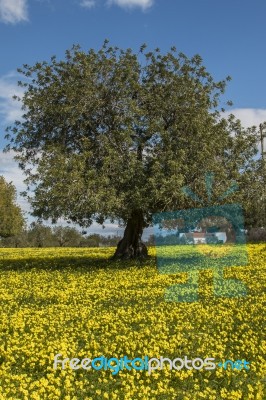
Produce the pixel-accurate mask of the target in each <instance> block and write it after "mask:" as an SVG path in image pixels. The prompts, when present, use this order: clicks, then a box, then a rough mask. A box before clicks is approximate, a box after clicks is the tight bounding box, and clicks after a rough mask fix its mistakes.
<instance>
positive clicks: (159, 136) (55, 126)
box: [7, 41, 258, 240]
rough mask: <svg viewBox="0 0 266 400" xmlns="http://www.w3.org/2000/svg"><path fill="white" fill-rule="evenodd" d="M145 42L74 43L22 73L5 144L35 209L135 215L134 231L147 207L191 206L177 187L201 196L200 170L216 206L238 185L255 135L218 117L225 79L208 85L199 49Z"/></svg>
mask: <svg viewBox="0 0 266 400" xmlns="http://www.w3.org/2000/svg"><path fill="white" fill-rule="evenodd" d="M145 48H146V46H145V45H144V46H142V47H141V50H140V52H139V53H138V54H134V53H133V52H132V50H131V49H127V50H121V49H118V48H117V47H109V46H108V41H105V43H104V45H103V47H102V48H101V49H100V50H99V51H98V52H96V51H95V50H93V49H91V50H89V51H88V52H87V53H85V52H84V51H82V50H81V49H80V47H79V46H74V47H73V48H72V49H71V50H68V51H66V57H65V60H62V61H59V60H57V58H56V57H55V56H53V57H52V58H51V61H49V62H46V61H44V62H37V63H36V64H35V65H33V66H29V65H24V66H23V68H22V69H20V70H19V72H20V73H21V74H22V75H24V77H25V78H26V79H25V80H24V81H23V82H20V85H22V86H23V87H25V89H26V91H25V94H24V96H23V98H22V99H21V101H22V105H23V110H24V115H23V119H22V120H21V121H17V122H16V123H15V124H14V126H12V127H10V128H9V130H8V131H9V132H8V135H7V138H8V139H9V140H10V144H9V145H8V146H7V149H11V148H12V149H13V150H15V151H16V152H17V160H18V161H19V165H20V166H21V168H22V169H23V170H24V172H25V173H26V175H27V183H28V185H29V186H31V185H33V187H34V190H33V192H34V196H33V197H32V198H31V199H30V201H31V204H32V206H33V209H34V215H36V216H38V217H41V218H50V217H51V218H53V219H54V220H57V219H58V218H59V217H65V218H67V219H69V220H71V221H73V222H77V223H79V224H81V225H82V226H88V225H90V224H91V223H92V221H93V219H94V218H96V220H97V221H98V222H103V220H104V219H105V218H107V217H109V218H111V220H114V219H118V220H120V221H121V222H124V223H126V222H127V221H128V220H129V218H131V219H132V223H133V222H134V219H135V220H137V219H138V218H139V221H140V222H137V223H138V224H139V230H138V232H137V235H139V234H140V235H141V234H142V229H143V227H144V226H147V225H148V224H149V223H151V215H152V213H154V212H161V211H164V210H174V209H182V208H188V207H191V206H195V204H194V201H193V200H191V199H187V198H186V197H185V196H184V194H183V193H182V191H181V187H183V186H184V185H190V188H191V189H192V190H194V191H195V192H197V193H198V194H199V195H200V196H202V197H203V200H204V201H205V202H206V201H207V194H206V191H205V183H204V173H205V172H209V171H211V172H214V173H215V177H216V180H217V185H216V186H215V188H214V193H213V194H214V204H215V198H217V195H218V194H221V193H223V192H224V191H225V190H226V189H227V188H228V184H229V183H230V181H231V180H232V179H234V180H236V181H237V182H238V183H240V184H241V180H242V179H243V174H244V172H245V171H246V170H247V169H248V167H249V166H250V165H251V163H252V157H253V156H254V155H255V154H256V152H257V149H256V142H257V139H258V137H257V131H256V128H254V127H253V128H250V129H244V128H243V127H242V126H241V124H240V121H238V120H235V118H233V116H231V117H230V118H229V119H228V120H225V119H224V118H222V114H221V113H220V108H219V102H220V95H222V94H223V93H224V91H225V85H226V81H228V80H229V79H230V78H229V77H228V78H226V80H223V81H220V82H215V81H214V79H213V78H212V76H211V75H210V73H208V72H207V71H206V69H205V67H204V66H203V64H202V59H201V57H200V56H199V55H195V56H193V57H192V58H188V57H187V56H186V55H184V54H182V53H180V54H178V55H177V54H176V49H175V48H172V49H171V51H169V52H168V53H166V54H162V53H161V52H160V50H159V49H156V50H154V51H147V52H146V50H145ZM236 199H237V195H235V196H232V199H231V200H230V201H234V200H236ZM132 216H134V218H133V217H132ZM137 216H138V217H137ZM129 236H130V235H129ZM131 236H134V235H133V234H132V235H131ZM129 240H131V238H130V239H129Z"/></svg>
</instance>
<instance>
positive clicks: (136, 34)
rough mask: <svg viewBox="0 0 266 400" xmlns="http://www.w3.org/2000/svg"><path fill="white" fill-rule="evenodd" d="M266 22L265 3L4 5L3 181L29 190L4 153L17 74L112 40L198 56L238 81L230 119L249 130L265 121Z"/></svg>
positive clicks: (64, 0)
mask: <svg viewBox="0 0 266 400" xmlns="http://www.w3.org/2000/svg"><path fill="white" fill-rule="evenodd" d="M265 15H266V2H265V0H255V1H250V0H242V1H240V0H224V1H222V2H221V1H215V0H212V1H211V0H95V1H93V0H0V54H1V62H0V174H2V175H4V176H5V177H6V179H7V180H9V181H10V180H12V181H13V182H14V183H15V184H16V186H17V188H18V191H20V190H22V189H23V184H22V180H23V177H22V175H21V173H20V171H19V170H18V168H17V166H16V164H15V163H14V162H13V161H12V154H9V155H3V154H2V152H1V149H2V148H3V145H4V140H3V137H4V128H5V126H6V125H7V124H9V123H12V121H13V120H14V119H16V118H19V116H20V110H19V108H18V105H17V104H15V103H14V102H13V101H12V100H11V96H12V95H13V94H14V93H19V91H18V89H17V87H16V81H17V79H18V76H17V75H16V69H17V68H18V67H20V66H22V64H24V63H27V64H33V63H35V62H36V61H41V60H48V59H49V58H50V56H51V55H54V54H55V55H57V56H58V57H59V58H60V57H63V56H64V52H65V50H66V49H68V48H70V47H71V46H72V44H80V45H81V46H82V48H83V49H84V50H87V49H89V48H91V47H93V48H96V49H98V48H99V47H100V46H101V45H102V43H103V41H104V39H105V38H108V39H109V40H110V42H111V44H113V45H117V46H119V47H131V48H133V49H134V50H138V49H139V47H140V45H141V44H142V43H144V42H145V43H147V44H148V46H149V47H150V48H155V47H159V48H160V49H161V50H162V51H167V50H168V49H169V48H170V47H171V46H172V45H175V46H176V48H177V50H178V51H182V52H183V53H185V54H186V55H188V56H192V55H194V54H196V53H198V54H200V55H201V56H202V58H203V62H204V65H205V66H206V67H207V69H208V71H209V72H211V74H212V75H213V76H214V78H215V79H216V80H219V79H223V78H225V77H226V76H227V75H230V76H231V77H232V81H231V82H229V84H228V87H227V92H226V96H225V98H224V99H223V101H224V102H226V100H232V101H233V104H234V105H233V107H232V108H231V109H230V112H232V113H234V114H235V115H236V116H237V117H239V118H240V119H241V120H242V122H243V125H245V126H249V125H254V124H256V125H258V124H259V123H260V122H263V121H265V120H266V52H265V47H266V45H265V43H266V24H265ZM224 106H225V104H224ZM225 108H226V107H225ZM228 112H229V111H228ZM18 201H19V202H20V204H21V205H22V206H23V208H24V209H25V210H26V209H27V210H28V206H27V204H26V203H25V202H23V201H22V199H21V198H20V197H19V198H18ZM110 229H111V227H110Z"/></svg>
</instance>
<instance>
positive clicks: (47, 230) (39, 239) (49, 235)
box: [28, 222, 56, 247]
mask: <svg viewBox="0 0 266 400" xmlns="http://www.w3.org/2000/svg"><path fill="white" fill-rule="evenodd" d="M28 243H29V245H30V247H55V246H56V244H55V240H54V236H53V232H52V229H51V227H50V226H44V225H43V224H42V223H40V222H32V223H31V225H30V229H29V231H28Z"/></svg>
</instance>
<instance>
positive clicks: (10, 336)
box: [0, 244, 266, 400]
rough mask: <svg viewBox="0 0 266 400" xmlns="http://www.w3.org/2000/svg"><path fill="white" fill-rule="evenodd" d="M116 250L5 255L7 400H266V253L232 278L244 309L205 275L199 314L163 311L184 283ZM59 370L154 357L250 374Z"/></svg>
mask: <svg viewBox="0 0 266 400" xmlns="http://www.w3.org/2000/svg"><path fill="white" fill-rule="evenodd" d="M113 252H114V249H113V248H97V249H96V248H95V249H85V248H83V249H79V248H76V249H74V248H72V249H71V248H61V249H60V248H46V249H0V310H1V320H0V336H1V340H0V400H11V399H12V400H46V399H50V400H83V399H84V400H85V399H86V400H87V399H88V400H89V399H90V400H95V399H96V400H97V399H100V400H101V399H114V400H115V399H117V400H135V399H143V400H146V399H147V400H148V399H150V400H197V399H199V400H200V399H206V400H222V399H226V400H231V399H232V400H237V399H239V400H240V399H243V400H249V399H250V400H251V399H256V400H265V399H266V392H265V384H266V363H265V353H266V340H265V304H266V302H265V300H266V292H265V282H266V245H265V244H257V245H251V244H250V245H248V255H249V263H248V265H247V266H237V267H236V266H235V267H234V266H233V267H228V268H225V277H227V278H235V279H240V280H241V281H242V282H244V283H245V284H246V286H247V288H248V293H247V295H246V296H243V297H236V298H234V297H218V296H215V294H214V292H213V271H212V270H210V269H207V270H204V269H203V270H202V271H200V277H199V284H200V290H199V298H198V301H195V302H191V303H189V302H174V301H172V302H171V301H170V302H169V301H165V297H164V296H165V291H166V289H167V288H168V287H169V286H171V285H174V284H179V283H184V282H186V273H185V272H183V273H168V274H161V273H159V271H158V269H157V266H156V260H155V255H156V250H155V248H150V249H149V253H150V254H151V257H150V258H149V259H148V260H147V261H143V262H141V261H138V262H136V261H127V262H125V261H117V262H112V261H110V260H109V257H110V256H111V255H112V254H113ZM58 353H60V354H62V358H65V357H69V358H74V357H78V358H80V359H82V358H85V357H89V358H94V357H99V356H101V355H104V356H105V357H108V358H109V357H117V358H120V357H123V356H128V357H129V358H135V357H141V358H143V357H144V356H146V355H147V356H149V357H157V358H159V357H160V356H164V357H169V358H170V359H174V358H176V357H184V356H185V355H187V356H188V357H189V358H190V359H191V358H196V357H201V358H202V359H205V358H207V357H213V358H215V359H217V360H219V361H225V360H227V359H231V360H243V359H245V360H247V361H248V362H249V363H250V370H245V369H241V370H237V369H232V368H230V367H229V368H227V369H226V370H225V369H223V368H215V369H213V370H205V369H202V370H195V369H192V370H189V369H186V368H184V369H182V370H179V371H176V370H169V368H168V367H164V368H163V369H162V370H155V371H153V372H152V373H151V374H148V372H147V371H136V370H131V371H129V370H122V371H119V373H117V374H112V371H111V370H110V369H109V370H100V371H96V370H92V369H91V370H84V369H78V370H72V369H70V368H66V369H65V370H63V369H62V368H58V369H54V368H53V361H54V356H55V355H56V354H58Z"/></svg>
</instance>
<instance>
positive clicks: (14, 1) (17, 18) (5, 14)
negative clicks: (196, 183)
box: [0, 0, 28, 24]
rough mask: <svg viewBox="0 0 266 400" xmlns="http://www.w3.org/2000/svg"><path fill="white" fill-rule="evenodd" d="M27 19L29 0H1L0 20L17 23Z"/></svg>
mask: <svg viewBox="0 0 266 400" xmlns="http://www.w3.org/2000/svg"><path fill="white" fill-rule="evenodd" d="M27 20H28V10H27V0H0V21H2V22H5V23H7V24H16V23H18V22H21V21H27Z"/></svg>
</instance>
